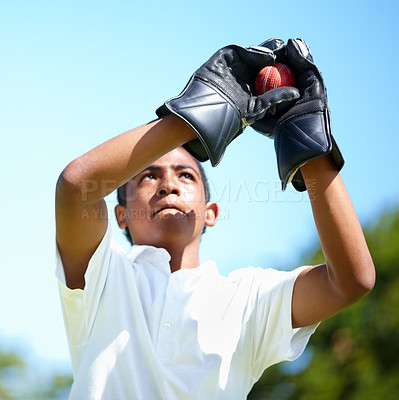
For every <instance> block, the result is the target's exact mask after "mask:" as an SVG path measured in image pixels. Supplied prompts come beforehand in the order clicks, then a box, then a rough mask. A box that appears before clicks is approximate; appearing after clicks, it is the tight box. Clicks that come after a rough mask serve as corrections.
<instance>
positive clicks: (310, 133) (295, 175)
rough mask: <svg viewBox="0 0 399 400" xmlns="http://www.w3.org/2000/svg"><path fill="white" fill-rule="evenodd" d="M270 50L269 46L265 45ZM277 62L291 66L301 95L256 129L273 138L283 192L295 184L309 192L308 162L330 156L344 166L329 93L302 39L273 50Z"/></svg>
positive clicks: (290, 41) (297, 188) (291, 41)
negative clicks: (305, 174) (303, 170)
mask: <svg viewBox="0 0 399 400" xmlns="http://www.w3.org/2000/svg"><path fill="white" fill-rule="evenodd" d="M265 45H266V46H268V47H269V48H270V45H269V44H268V43H267V42H265ZM273 51H274V53H275V55H276V59H277V60H278V62H282V63H284V64H286V65H288V67H289V68H291V69H292V71H293V72H294V74H295V76H296V80H297V87H298V89H299V92H300V94H301V97H300V99H299V100H297V101H296V102H295V104H294V105H293V106H292V107H291V108H290V109H289V110H288V111H286V112H285V113H283V115H280V118H279V119H278V120H276V121H273V124H271V123H270V121H260V122H256V123H255V124H254V125H253V128H254V129H255V130H257V131H259V132H261V133H263V134H266V135H267V136H269V137H274V147H275V150H276V155H277V165H278V172H279V176H280V179H281V182H282V189H283V190H285V188H286V187H287V185H288V184H289V183H290V182H291V181H292V184H293V186H294V187H295V189H296V190H298V191H304V190H306V185H305V182H304V180H303V177H302V174H301V171H300V167H301V166H302V165H304V164H306V162H308V161H310V160H312V159H314V158H317V157H321V156H324V155H326V154H331V157H332V159H333V161H334V163H335V165H336V167H337V169H338V170H340V169H341V168H342V167H343V165H344V159H343V157H342V154H341V152H340V150H339V148H338V146H337V144H336V142H335V140H334V138H333V136H332V133H331V122H330V110H329V108H328V105H327V91H326V88H325V86H324V82H323V78H322V76H321V73H320V71H319V70H318V68H317V67H316V65H315V64H314V62H313V57H312V54H311V53H310V50H309V47H308V46H307V44H306V42H305V41H304V40H302V39H295V40H292V39H290V40H289V41H288V43H287V45H286V46H284V45H281V46H280V47H276V48H275V49H273Z"/></svg>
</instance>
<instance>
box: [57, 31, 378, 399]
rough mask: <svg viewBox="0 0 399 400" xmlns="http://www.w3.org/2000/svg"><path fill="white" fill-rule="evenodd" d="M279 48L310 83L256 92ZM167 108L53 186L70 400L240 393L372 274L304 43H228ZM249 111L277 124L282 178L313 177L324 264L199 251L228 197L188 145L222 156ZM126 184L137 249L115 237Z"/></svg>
mask: <svg viewBox="0 0 399 400" xmlns="http://www.w3.org/2000/svg"><path fill="white" fill-rule="evenodd" d="M276 61H284V62H286V63H289V64H290V66H291V67H292V68H293V69H294V71H295V72H296V74H297V77H298V78H299V83H298V88H299V92H298V91H297V90H296V89H292V88H289V89H284V88H281V90H277V91H273V93H269V94H266V95H264V96H255V95H254V94H253V92H252V89H251V84H250V82H251V80H252V79H253V72H254V71H255V70H259V69H260V67H263V66H264V65H271V64H273V63H274V62H276ZM308 89H312V90H308ZM157 112H158V115H159V116H160V119H158V120H156V121H153V122H150V123H148V124H145V125H143V126H140V127H138V128H135V129H133V130H131V131H128V132H126V133H124V134H122V135H119V136H117V137H115V138H113V139H111V140H110V141H108V142H106V143H103V144H101V145H100V146H98V147H96V148H95V149H93V150H91V151H89V152H88V153H86V154H85V155H83V156H81V157H79V158H78V159H77V160H75V161H73V162H71V163H70V164H69V165H68V166H67V167H66V168H65V170H64V171H63V172H62V174H61V175H60V179H59V181H58V183H57V194H56V222H57V230H56V231H57V246H58V252H57V255H58V267H57V276H58V278H59V280H60V290H61V297H62V304H63V311H64V318H65V323H66V327H67V334H68V340H69V345H70V351H71V358H72V364H73V372H74V384H73V386H72V390H71V395H70V399H82V398H84V399H168V400H169V399H229V400H231V399H244V398H246V396H247V394H248V392H249V391H250V389H251V387H252V385H253V384H254V383H255V382H256V380H257V379H259V377H260V376H261V374H262V373H263V371H264V370H265V369H266V368H267V367H268V366H270V365H272V364H274V363H277V362H280V361H282V360H292V359H295V358H296V357H298V356H299V355H300V354H301V353H302V351H303V349H304V347H305V346H306V343H307V341H308V339H309V337H310V335H311V334H312V333H313V331H314V330H315V328H316V325H317V323H318V322H320V321H321V320H323V319H325V318H328V317H329V316H331V315H333V314H335V313H337V312H339V311H340V310H342V309H344V308H346V307H348V306H349V305H350V304H352V303H353V302H355V301H357V300H358V299H360V298H361V297H362V296H363V295H364V294H365V293H367V292H368V291H369V290H370V289H371V288H372V286H373V284H374V267H373V263H372V260H371V257H370V254H369V251H368V249H367V245H366V243H365V240H364V237H363V234H362V230H361V227H360V225H359V222H358V219H357V217H356V214H355V211H354V209H353V207H352V204H351V202H350V199H349V196H348V194H347V192H346V190H345V187H344V185H343V183H342V180H341V178H340V175H339V172H338V169H339V168H341V167H342V163H343V161H342V157H341V155H340V152H339V150H338V148H337V146H336V144H335V141H334V139H333V138H332V135H331V132H330V130H329V124H328V123H329V120H328V118H329V115H328V108H327V105H326V96H325V90H324V86H323V82H322V79H321V75H320V74H319V72H318V70H317V68H316V67H315V66H314V64H313V61H312V59H311V55H310V52H309V51H308V49H307V46H306V44H305V43H304V42H303V41H301V40H296V41H290V42H288V44H287V46H286V45H285V44H284V43H283V42H282V41H280V40H278V39H274V40H271V41H268V42H265V43H264V44H263V45H262V46H261V47H254V48H249V49H243V48H240V47H238V46H228V47H226V48H224V49H221V50H220V51H219V52H217V53H216V54H215V55H214V56H213V57H212V58H211V59H210V60H209V61H208V62H207V63H205V64H204V65H203V66H202V67H201V68H200V69H199V70H197V71H196V73H195V74H194V75H193V77H192V79H191V80H190V82H189V84H188V85H187V87H186V88H185V90H184V91H183V92H182V94H180V95H179V96H178V97H176V98H174V99H172V100H170V101H168V102H166V103H165V104H164V106H163V107H162V108H160V109H159V110H158V111H157ZM277 117H278V118H277ZM248 124H254V127H255V128H256V129H257V130H259V131H260V132H262V133H264V134H268V135H272V136H274V141H275V146H276V152H277V160H278V167H279V173H280V177H281V179H282V182H283V187H285V186H286V184H287V183H288V182H289V181H291V180H292V182H293V183H294V185H295V187H297V188H298V190H303V189H304V188H307V189H308V191H309V194H310V199H311V204H312V209H313V213H314V217H315V222H316V226H317V229H318V232H319V237H320V241H321V245H322V248H323V251H324V255H325V258H326V264H325V265H319V266H312V267H302V268H299V269H296V270H294V271H292V272H280V271H276V270H264V269H261V268H247V269H240V270H236V271H234V272H233V273H231V274H230V276H229V277H222V276H221V275H219V274H218V272H217V269H216V266H215V265H214V264H213V263H212V262H206V263H204V264H200V261H199V258H198V249H199V243H200V238H201V234H202V231H203V229H204V226H213V225H214V224H215V223H216V220H217V216H218V206H217V204H216V203H213V202H210V201H207V198H206V193H205V186H204V181H203V175H202V172H201V170H200V168H199V166H198V163H197V160H196V159H194V158H193V156H192V155H195V157H196V158H197V159H200V160H204V159H206V158H209V159H210V160H211V162H212V164H213V165H216V164H217V163H218V162H219V161H220V158H221V157H222V155H223V152H224V151H225V149H226V147H227V145H228V144H229V143H230V142H231V140H233V139H234V138H235V137H236V136H237V135H238V134H240V133H241V132H242V131H243V129H244V128H245V126H246V125H248ZM301 135H302V136H301ZM299 142H300V143H301V145H300V146H298V143H299ZM304 143H305V145H304ZM314 143H317V144H316V145H315V144H314ZM181 146H184V148H183V147H181ZM187 150H188V151H187ZM121 186H123V201H122V204H119V205H118V206H117V207H116V209H115V212H116V217H117V220H118V224H119V226H120V227H121V228H122V229H128V231H129V233H130V235H131V238H132V240H133V243H134V244H135V246H133V248H132V250H131V252H130V253H129V254H126V253H124V251H123V250H122V249H121V248H120V247H119V246H118V245H117V244H116V243H115V242H113V241H112V240H111V237H110V234H111V233H110V229H109V226H108V217H107V209H106V205H105V201H104V197H105V196H106V195H108V194H109V193H110V192H112V191H113V190H115V189H117V188H120V187H121ZM88 187H90V190H87V188H88ZM220 245H221V246H227V244H225V243H223V242H221V243H220Z"/></svg>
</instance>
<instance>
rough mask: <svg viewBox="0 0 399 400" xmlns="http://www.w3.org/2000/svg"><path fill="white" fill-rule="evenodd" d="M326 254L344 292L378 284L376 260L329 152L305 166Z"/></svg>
mask: <svg viewBox="0 0 399 400" xmlns="http://www.w3.org/2000/svg"><path fill="white" fill-rule="evenodd" d="M301 172H302V175H303V177H304V180H305V183H306V187H307V189H308V192H309V198H310V200H311V205H312V211H313V215H314V219H315V223H316V227H317V231H318V234H319V238H320V243H321V247H322V250H323V253H324V256H325V260H326V265H327V271H328V278H329V280H330V282H331V283H332V284H333V285H334V286H335V288H336V289H337V290H338V291H339V292H340V294H341V295H342V296H343V297H345V298H348V299H349V300H350V299H356V298H358V297H361V296H362V295H363V294H364V293H366V292H367V291H369V290H370V289H371V288H372V287H373V285H374V279H375V273H374V266H373V262H372V259H371V256H370V253H369V250H368V247H367V244H366V241H365V238H364V235H363V231H362V228H361V226H360V223H359V220H358V218H357V215H356V212H355V210H354V207H353V205H352V202H351V200H350V197H349V194H348V192H347V191H346V188H345V186H344V184H343V181H342V179H341V177H340V175H339V173H338V171H337V170H336V168H335V166H334V165H333V163H332V161H331V160H330V158H329V156H326V157H321V158H318V159H315V160H313V161H310V162H308V163H307V164H305V165H304V166H303V167H302V168H301Z"/></svg>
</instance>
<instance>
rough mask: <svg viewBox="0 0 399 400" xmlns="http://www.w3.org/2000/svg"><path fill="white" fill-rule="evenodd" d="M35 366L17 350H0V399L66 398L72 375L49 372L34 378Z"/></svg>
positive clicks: (46, 399) (45, 399)
mask: <svg viewBox="0 0 399 400" xmlns="http://www.w3.org/2000/svg"><path fill="white" fill-rule="evenodd" d="M40 362H43V361H40ZM36 367H37V365H33V364H32V363H29V362H26V361H25V360H24V359H23V358H22V356H21V355H20V354H18V353H17V352H4V351H1V350H0V399H1V400H22V399H24V400H27V399H29V400H57V399H66V398H67V397H68V393H69V390H70V387H71V385H72V376H71V375H68V374H50V375H49V376H46V377H45V379H42V378H41V379H35V378H37V376H36V375H35V371H36Z"/></svg>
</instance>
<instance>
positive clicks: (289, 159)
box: [274, 108, 344, 192]
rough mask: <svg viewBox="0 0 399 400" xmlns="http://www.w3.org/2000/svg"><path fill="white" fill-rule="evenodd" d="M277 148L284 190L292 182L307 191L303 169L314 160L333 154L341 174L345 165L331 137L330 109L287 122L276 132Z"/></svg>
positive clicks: (296, 186)
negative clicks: (301, 170) (301, 168)
mask: <svg viewBox="0 0 399 400" xmlns="http://www.w3.org/2000/svg"><path fill="white" fill-rule="evenodd" d="M274 147H275V150H276V154H277V166H278V172H279V176H280V179H281V182H282V190H285V188H286V187H287V185H288V184H289V183H290V182H291V181H292V184H293V185H294V187H295V189H296V190H298V191H300V192H302V191H304V190H306V186H305V182H304V180H303V177H302V174H301V172H300V170H299V168H300V167H301V166H302V165H304V164H306V163H307V162H308V161H310V160H312V159H315V158H318V157H321V156H324V155H326V154H330V153H331V155H332V158H333V160H334V163H335V165H336V167H337V169H338V171H339V170H340V169H341V168H342V167H343V165H344V159H343V157H342V154H341V152H340V150H339V148H338V146H337V144H336V142H335V140H334V138H333V136H332V134H331V123H330V111H329V109H328V108H326V109H324V110H323V111H318V112H315V113H312V114H305V115H302V116H296V117H295V118H292V119H290V120H288V121H286V122H284V124H282V125H281V126H280V127H279V128H278V130H277V132H276V135H275V138H274Z"/></svg>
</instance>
